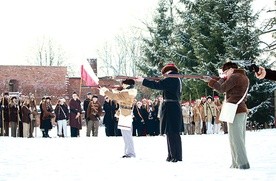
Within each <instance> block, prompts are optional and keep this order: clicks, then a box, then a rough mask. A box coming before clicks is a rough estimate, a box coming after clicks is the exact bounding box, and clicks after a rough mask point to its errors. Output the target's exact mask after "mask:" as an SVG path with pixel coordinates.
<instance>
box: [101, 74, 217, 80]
mask: <svg viewBox="0 0 276 181" xmlns="http://www.w3.org/2000/svg"><path fill="white" fill-rule="evenodd" d="M210 77H211V78H213V79H218V78H219V77H217V76H210ZM137 78H138V77H134V76H123V75H118V76H106V77H102V79H122V80H123V79H137ZM144 78H145V79H149V80H161V79H163V78H181V79H203V78H204V75H183V74H164V75H163V76H159V77H157V76H154V77H144Z"/></svg>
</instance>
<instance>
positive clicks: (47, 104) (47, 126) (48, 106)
mask: <svg viewBox="0 0 276 181" xmlns="http://www.w3.org/2000/svg"><path fill="white" fill-rule="evenodd" d="M53 111H54V110H53V107H52V103H51V98H50V97H49V96H47V97H45V101H44V102H42V104H41V113H42V117H41V118H42V119H41V124H40V129H41V131H42V134H43V138H50V136H49V130H51V129H52V127H53V126H52V121H51V120H52V118H54V117H55V115H54V113H53Z"/></svg>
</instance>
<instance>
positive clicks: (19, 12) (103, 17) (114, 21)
mask: <svg viewBox="0 0 276 181" xmlns="http://www.w3.org/2000/svg"><path fill="white" fill-rule="evenodd" d="M157 2H158V0H78V1H76V0H24V1H22V0H9V1H0V22H1V28H0V64H2V65H17V64H27V62H26V57H27V56H28V55H29V54H30V52H31V50H33V49H34V46H35V45H36V43H37V40H38V39H39V38H41V37H43V36H46V37H51V38H53V40H54V41H55V42H56V43H57V44H59V45H61V47H62V49H63V50H64V51H65V54H66V55H67V58H69V60H70V61H81V59H86V58H95V57H96V58H97V54H96V52H97V50H98V49H100V48H101V47H102V46H103V44H104V43H105V42H107V41H112V39H113V37H114V36H115V35H118V34H119V33H120V31H125V30H127V29H129V28H131V27H133V26H140V25H141V21H140V20H143V21H145V20H149V19H151V18H152V14H153V12H154V11H155V9H156V7H157ZM267 4H268V5H267ZM253 5H254V7H255V9H261V8H262V7H265V8H268V7H272V6H273V0H265V1H264V0H254V4H253Z"/></svg>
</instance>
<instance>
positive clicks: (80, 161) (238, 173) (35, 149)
mask: <svg viewBox="0 0 276 181" xmlns="http://www.w3.org/2000/svg"><path fill="white" fill-rule="evenodd" d="M55 135H56V129H53V130H52V131H51V132H50V136H53V138H51V139H50V138H41V133H40V132H39V131H38V137H37V138H33V139H27V138H11V137H0V180H1V181H3V180H20V181H22V180H27V181H32V180H39V181H40V180H52V181H55V180H58V181H63V180H64V181H68V180H97V181H101V180H104V181H108V180H114V181H117V180H118V181H123V180H128V181H129V180H131V181H133V180H135V181H136V180H137V181H138V180H139V181H148V180H158V181H162V180H172V181H175V180H179V181H183V180H234V181H237V180H243V181H244V180H250V181H251V180H262V181H263V180H269V181H272V180H276V129H268V130H260V131H256V132H249V131H248V132H247V133H246V148H247V154H248V159H249V162H250V165H251V169H249V170H238V169H230V168H229V167H230V164H231V156H230V149H229V142H228V135H224V134H219V135H189V136H184V135H183V136H181V137H182V147H183V161H182V162H177V163H171V162H166V161H165V159H166V156H167V155H166V154H167V147H166V139H165V137H163V136H156V137H134V144H135V151H136V154H137V157H136V158H126V159H123V158H121V156H122V155H123V148H124V143H123V139H122V137H106V136H105V135H104V129H103V127H101V128H100V132H99V137H89V138H88V137H85V128H83V130H82V131H81V137H79V138H55V137H54V136H55Z"/></svg>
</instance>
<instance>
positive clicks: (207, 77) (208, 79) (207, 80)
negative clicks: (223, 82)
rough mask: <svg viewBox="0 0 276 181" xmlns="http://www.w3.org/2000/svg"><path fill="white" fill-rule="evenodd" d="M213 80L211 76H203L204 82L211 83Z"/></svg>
mask: <svg viewBox="0 0 276 181" xmlns="http://www.w3.org/2000/svg"><path fill="white" fill-rule="evenodd" d="M211 79H212V78H211V77H210V76H203V78H202V80H203V81H204V82H209V81H210V80H211Z"/></svg>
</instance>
